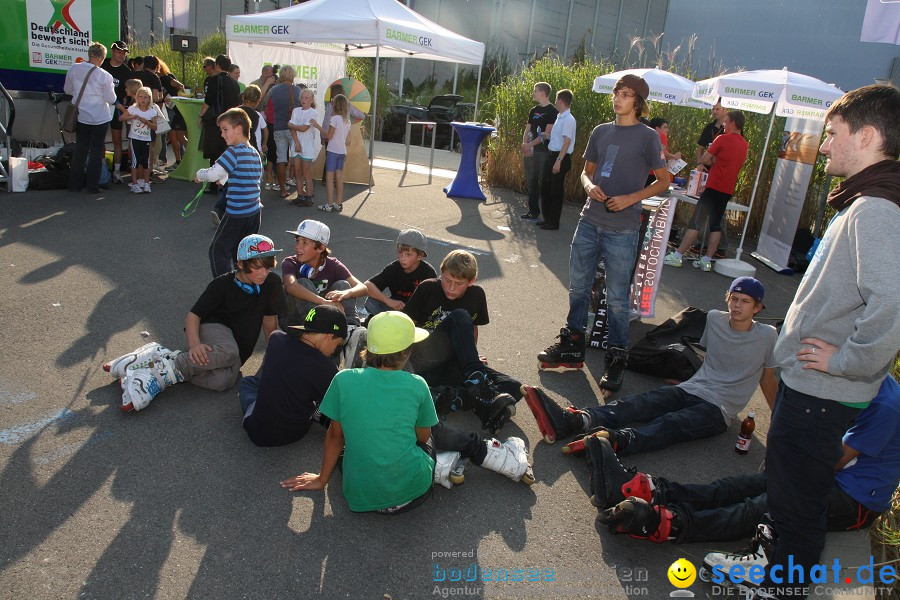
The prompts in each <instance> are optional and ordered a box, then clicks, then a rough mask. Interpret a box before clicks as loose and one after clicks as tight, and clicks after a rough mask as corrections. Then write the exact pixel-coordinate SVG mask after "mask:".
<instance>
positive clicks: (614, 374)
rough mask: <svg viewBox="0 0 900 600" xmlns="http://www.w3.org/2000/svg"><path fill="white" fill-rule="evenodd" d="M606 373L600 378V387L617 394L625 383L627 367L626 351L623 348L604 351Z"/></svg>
mask: <svg viewBox="0 0 900 600" xmlns="http://www.w3.org/2000/svg"><path fill="white" fill-rule="evenodd" d="M605 361H606V371H605V372H604V373H603V377H601V378H600V387H601V388H603V389H605V390H609V391H611V392H617V391H619V390H620V389H621V388H622V382H623V381H625V367H627V366H628V351H627V350H625V348H610V349H609V350H607V351H606V359H605Z"/></svg>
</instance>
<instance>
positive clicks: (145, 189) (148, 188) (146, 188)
mask: <svg viewBox="0 0 900 600" xmlns="http://www.w3.org/2000/svg"><path fill="white" fill-rule="evenodd" d="M142 191H143V192H144V193H145V194H149V193H150V182H149V181H145V182H144V187H143V189H142Z"/></svg>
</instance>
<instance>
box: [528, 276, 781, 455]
mask: <svg viewBox="0 0 900 600" xmlns="http://www.w3.org/2000/svg"><path fill="white" fill-rule="evenodd" d="M764 295H765V290H764V288H763V285H762V283H760V282H759V281H758V280H756V279H754V278H753V277H738V278H737V279H735V280H734V281H733V282H732V283H731V287H729V288H728V293H727V294H726V295H725V301H726V303H727V304H728V312H724V311H720V310H711V311H709V314H708V315H707V317H706V328H705V329H704V331H703V337H702V338H701V340H700V345H702V346H704V347H705V348H706V358H705V360H704V361H703V365H702V366H701V367H700V369H699V370H698V371H697V372H696V373H695V374H694V376H693V377H691V378H690V379H688V380H687V381H685V382H683V383H680V384H678V385H675V386H665V387H661V388H658V389H655V390H651V391H649V392H645V393H643V394H633V395H631V396H626V397H624V398H622V399H621V400H616V401H615V402H610V403H609V404H606V405H604V406H593V407H590V408H586V409H577V408H574V407H571V406H570V407H567V408H565V409H563V408H560V407H559V406H557V405H556V404H555V403H554V402H553V401H552V400H551V399H550V398H548V397H547V396H545V395H544V394H543V393H542V392H541V391H540V390H538V389H536V388H530V387H528V386H525V387H526V395H525V399H526V401H527V402H528V406H529V408H531V411H532V413H534V416H535V419H537V422H538V427H539V429H540V430H541V433H542V434H543V435H544V441H545V442H547V443H548V444H552V443H553V442H554V441H555V440H557V439H562V438H564V437H567V436H569V435H572V434H576V433H580V434H589V435H596V436H598V437H604V438H606V439H608V440H609V442H610V444H612V447H613V450H615V451H616V453H617V454H619V455H620V456H621V455H625V454H635V453H638V452H647V451H650V450H659V449H661V448H665V447H667V446H670V445H672V444H676V443H678V442H685V441H688V440H697V439H702V438H706V437H712V436H714V435H719V434H721V433H724V432H725V431H726V430H727V429H728V423H729V422H730V421H731V419H734V418H735V417H736V416H737V414H738V413H739V412H740V411H741V410H743V409H744V407H745V406H746V405H747V403H748V402H749V401H750V398H751V397H752V396H753V392H754V391H755V390H756V385H757V383H759V387H760V388H761V389H762V392H763V395H764V396H765V397H766V402H767V403H768V404H769V408H772V407H773V406H774V403H775V391H776V382H775V359H774V357H773V356H772V350H773V349H774V347H775V339H776V338H777V336H778V334H777V332H776V331H775V328H774V327H772V326H771V325H764V324H762V323H758V322H756V321H755V320H754V319H753V317H755V316H756V314H757V313H758V312H759V311H761V310H762V309H763V308H764V305H763V296H764ZM633 422H640V423H643V425H641V426H639V427H634V428H632V427H626V425H628V424H629V423H633ZM576 449H578V448H576ZM565 450H573V448H572V446H571V445H570V446H568V447H567V448H566V449H564V451H565Z"/></svg>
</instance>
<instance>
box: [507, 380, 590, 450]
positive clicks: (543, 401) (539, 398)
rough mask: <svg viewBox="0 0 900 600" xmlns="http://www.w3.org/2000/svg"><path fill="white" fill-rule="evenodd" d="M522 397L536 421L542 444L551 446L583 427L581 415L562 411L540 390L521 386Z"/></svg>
mask: <svg viewBox="0 0 900 600" xmlns="http://www.w3.org/2000/svg"><path fill="white" fill-rule="evenodd" d="M522 395H523V396H525V402H526V403H527V404H528V408H530V409H531V413H532V414H533V415H534V419H535V420H536V421H537V424H538V429H540V430H541V435H543V436H544V442H546V443H548V444H552V443H553V442H555V441H556V440H560V439H562V438H565V437H568V436H570V435H572V434H573V433H577V432H579V431H581V429H582V426H583V421H582V419H581V413H579V412H574V411H568V410H563V409H562V408H560V407H559V406H558V405H557V404H556V402H554V401H553V400H551V399H550V398H549V397H547V395H546V394H545V393H544V392H543V390H541V388H536V387H531V386H530V385H523V386H522Z"/></svg>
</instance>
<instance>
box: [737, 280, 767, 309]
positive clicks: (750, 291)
mask: <svg viewBox="0 0 900 600" xmlns="http://www.w3.org/2000/svg"><path fill="white" fill-rule="evenodd" d="M728 291H729V292H740V293H742V294H747V295H748V296H750V297H751V298H753V299H754V300H756V301H757V302H760V303H762V301H763V297H764V296H765V295H766V289H765V288H764V287H763V284H761V283H760V282H759V279H756V278H755V277H738V278H737V279H735V280H734V281H732V282H731V287H730V288H728ZM763 308H765V305H763Z"/></svg>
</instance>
